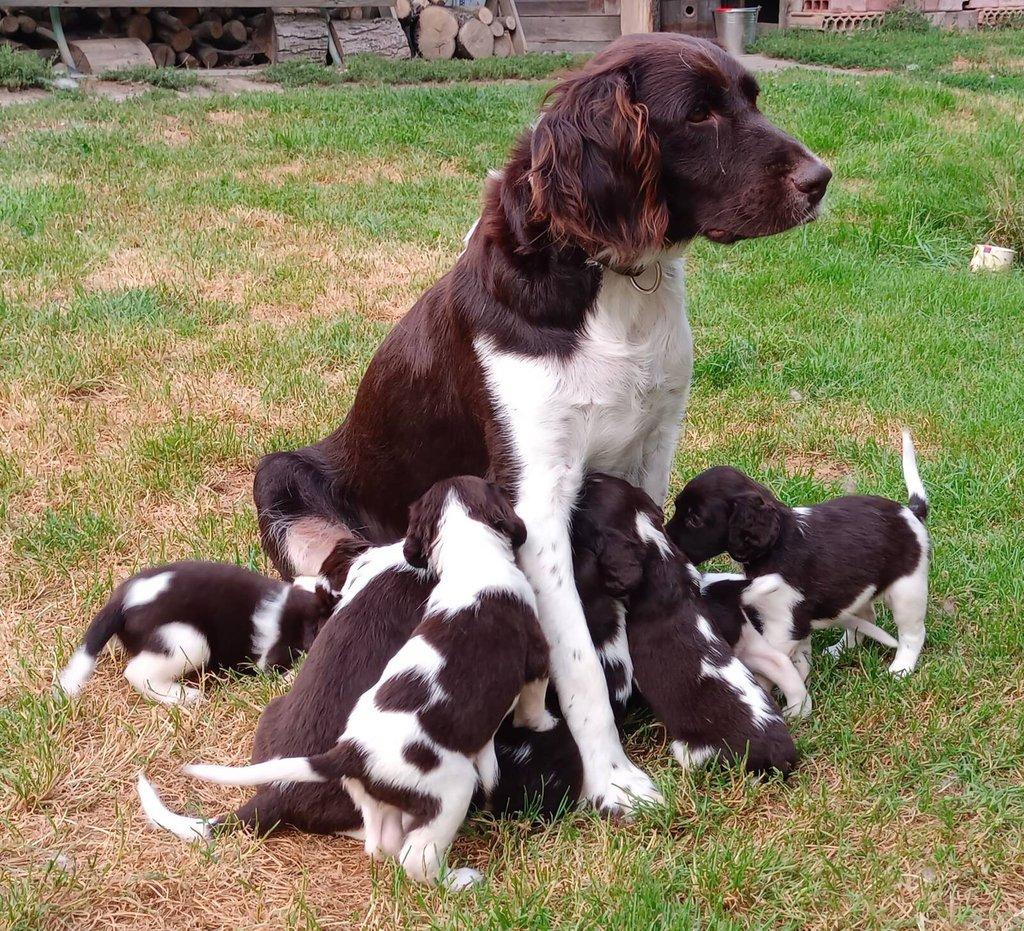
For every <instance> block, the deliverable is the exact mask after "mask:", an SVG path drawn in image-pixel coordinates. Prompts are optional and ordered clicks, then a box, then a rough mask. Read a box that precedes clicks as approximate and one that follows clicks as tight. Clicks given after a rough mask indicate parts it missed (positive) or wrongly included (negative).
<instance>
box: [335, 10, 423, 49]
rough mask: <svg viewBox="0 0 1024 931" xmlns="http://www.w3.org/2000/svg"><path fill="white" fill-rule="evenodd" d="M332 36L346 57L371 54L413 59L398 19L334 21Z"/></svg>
mask: <svg viewBox="0 0 1024 931" xmlns="http://www.w3.org/2000/svg"><path fill="white" fill-rule="evenodd" d="M331 33H332V34H333V35H334V41H335V44H336V45H337V46H338V48H339V49H341V54H342V56H343V57H346V58H347V57H348V56H349V55H358V54H359V53H360V52H368V53H370V54H372V55H381V56H383V57H384V58H412V51H411V50H410V48H409V40H408V39H407V38H406V36H405V30H403V29H402V26H401V24H400V23H399V22H398V20H397V19H364V20H362V21H360V22H352V21H351V20H347V21H346V20H342V19H332V20H331Z"/></svg>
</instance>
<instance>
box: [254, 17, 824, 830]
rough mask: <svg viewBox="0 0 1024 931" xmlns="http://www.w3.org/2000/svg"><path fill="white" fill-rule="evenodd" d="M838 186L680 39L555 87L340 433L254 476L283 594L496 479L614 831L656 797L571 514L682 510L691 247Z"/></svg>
mask: <svg viewBox="0 0 1024 931" xmlns="http://www.w3.org/2000/svg"><path fill="white" fill-rule="evenodd" d="M830 177H831V172H830V171H829V170H828V168H827V167H826V166H825V165H824V164H823V163H822V162H821V160H820V159H818V158H816V157H815V156H814V155H812V154H811V153H810V152H809V151H808V150H807V149H806V148H805V147H804V146H803V145H801V144H800V143H799V142H797V141H796V140H795V139H793V138H791V137H790V136H787V135H786V134H785V133H783V132H782V131H781V130H779V129H778V128H777V127H775V126H774V125H772V123H771V122H770V121H769V120H768V119H767V118H766V117H765V116H764V115H763V114H762V113H761V112H760V111H759V110H758V107H757V83H756V82H755V80H754V79H753V78H752V77H751V76H750V75H749V74H748V73H747V72H746V71H744V70H743V68H742V67H741V66H740V65H739V63H738V62H737V61H736V60H735V59H733V58H731V57H730V56H729V55H727V54H726V53H725V52H724V51H722V49H720V48H718V47H717V46H715V45H713V44H712V43H710V42H707V41H705V40H701V39H694V38H690V37H687V36H681V35H671V34H667V33H659V34H655V35H643V36H624V37H622V38H620V39H618V40H616V41H615V42H612V43H611V44H610V45H609V46H608V47H607V48H606V49H604V50H603V51H602V52H600V53H599V54H598V55H596V56H595V57H594V58H593V59H592V60H591V61H590V62H589V63H588V64H587V65H586V66H585V67H584V68H582V69H581V70H580V71H579V72H577V73H576V74H573V75H571V76H569V77H567V78H565V79H564V80H562V81H561V82H560V83H559V84H557V85H556V86H555V87H554V89H553V90H552V91H551V93H550V95H549V96H548V99H547V102H546V105H545V107H544V109H543V112H542V113H541V114H540V117H539V119H538V120H537V122H536V123H535V124H534V126H533V127H532V128H531V129H529V130H527V131H526V132H524V133H523V134H522V136H521V137H520V138H519V140H518V141H517V142H516V143H515V145H514V147H513V149H512V152H511V154H510V157H509V159H508V161H507V162H506V164H505V165H504V166H503V168H502V169H501V171H500V172H497V173H496V174H495V176H494V177H492V179H491V180H490V181H489V183H488V185H487V189H486V193H485V197H484V204H483V210H482V214H481V217H480V220H479V222H478V223H477V225H476V227H475V230H474V231H473V233H472V235H471V236H470V237H469V241H468V244H467V247H466V250H465V252H464V253H463V254H462V255H461V256H460V257H459V259H458V260H457V262H456V264H455V267H454V268H453V269H452V271H451V272H449V273H448V274H447V275H445V276H444V278H442V279H441V280H440V281H439V282H438V283H437V284H435V285H434V286H433V287H432V288H430V289H429V290H428V291H427V292H426V293H425V294H424V295H423V296H422V297H421V298H420V300H419V301H418V302H417V303H416V305H415V306H414V307H413V308H412V310H411V311H410V312H409V313H408V314H407V315H406V316H405V317H403V319H402V320H401V321H400V322H399V323H398V324H397V325H396V326H395V327H394V329H393V330H392V331H391V332H390V333H389V334H388V336H387V338H386V339H385V341H384V343H383V344H382V345H381V347H380V349H379V350H378V351H377V353H376V355H375V356H374V358H373V360H372V361H371V363H370V366H369V368H368V369H367V372H366V374H365V376H364V378H363V380H362V383H361V384H360V386H359V390H358V392H357V394H356V398H355V402H354V404H353V406H352V409H351V411H350V412H349V415H348V417H347V418H346V420H345V422H344V424H343V425H342V426H341V427H340V428H339V429H338V430H337V431H336V432H335V433H333V434H332V435H330V436H329V437H327V438H325V439H324V440H322V441H320V442H319V443H317V444H315V445H313V446H309V447H306V448H305V449H301V450H298V451H296V452H282V453H275V454H273V455H271V456H268V457H267V458H265V459H264V460H263V462H262V463H261V464H260V467H259V470H258V473H257V476H256V482H255V488H254V495H255V500H256V506H257V510H258V513H259V520H260V528H261V533H262V538H263V544H264V547H265V548H266V550H267V553H268V554H269V555H270V557H271V558H272V559H273V561H274V562H275V564H276V565H277V566H278V568H279V569H280V570H281V572H282V573H283V574H284V575H285V576H286V577H288V576H291V575H292V574H295V573H302V572H309V571H315V569H316V568H318V567H319V565H320V562H321V561H322V560H323V558H324V557H325V555H326V554H327V553H328V552H330V550H331V547H332V546H333V543H334V542H335V540H337V539H338V538H339V537H340V536H341V535H343V534H344V533H345V532H346V528H348V530H351V531H355V532H358V533H360V534H362V535H364V536H366V537H367V538H369V539H371V540H373V541H374V542H387V541H389V540H394V539H396V538H397V537H399V536H400V535H401V534H402V533H403V532H404V530H405V526H406V516H407V509H408V507H409V505H410V503H411V502H412V501H414V500H415V499H416V498H417V497H419V496H420V495H421V494H423V492H424V491H425V490H426V489H427V488H429V487H430V485H432V484H433V483H434V482H436V481H438V480H440V479H443V478H446V477H449V476H452V475H456V474H475V475H488V476H493V477H494V478H495V480H496V481H498V482H499V483H500V484H501V485H502V486H503V487H505V488H507V489H509V492H510V495H511V497H512V500H513V503H514V505H515V507H516V511H517V512H518V514H519V516H520V517H521V518H522V519H523V521H524V522H525V523H526V527H527V530H528V537H527V542H526V544H525V545H524V547H523V549H522V551H521V553H520V564H521V565H522V568H523V571H524V572H525V573H526V576H527V578H528V579H529V581H530V584H531V585H532V587H533V588H534V590H535V592H536V594H537V605H538V615H539V619H540V623H541V626H542V628H543V629H544V630H545V633H546V635H547V638H548V641H549V642H550V644H551V663H552V676H553V680H554V683H555V687H556V689H557V691H558V695H559V699H560V701H561V704H562V707H563V708H564V709H565V715H566V720H567V723H568V725H569V727H570V730H571V731H572V733H573V735H574V737H575V738H576V741H577V743H578V744H579V747H580V749H581V752H582V757H583V768H584V794H585V795H586V797H588V798H590V799H591V800H593V801H597V800H601V802H602V804H603V805H604V806H605V807H607V808H609V809H611V810H618V811H625V810H628V809H629V808H630V807H631V805H632V804H633V801H634V800H635V799H637V798H640V799H647V800H653V799H657V798H658V797H659V796H658V794H657V791H656V790H655V788H654V785H653V783H651V781H650V780H649V779H648V778H647V776H646V775H645V774H644V773H643V772H641V771H640V770H638V769H637V768H636V767H634V766H633V765H632V764H631V763H630V762H629V760H628V759H627V758H626V756H625V754H624V753H623V751H622V747H621V744H620V741H619V737H618V734H617V732H616V727H615V720H614V715H613V714H612V710H611V708H610V706H609V701H608V697H607V690H606V689H605V685H604V682H603V677H602V675H601V664H600V661H599V659H598V657H597V655H596V651H595V649H594V645H593V643H592V642H591V640H590V637H589V634H588V631H587V625H586V619H585V616H584V613H583V608H582V605H581V603H580V599H579V596H578V594H577V592H576V589H575V587H574V586H573V584H572V549H571V546H570V540H569V532H570V522H571V512H572V508H573V505H574V502H575V501H576V498H577V495H578V493H579V490H580V487H581V485H582V482H583V478H584V476H585V474H586V473H587V472H588V471H590V470H594V469H599V470H602V471H605V472H610V473H613V474H615V475H618V476H621V477H623V478H626V479H628V480H629V481H631V482H633V483H635V484H637V485H640V486H642V487H643V488H644V490H645V491H647V492H648V493H649V494H650V495H651V496H652V497H653V498H654V499H655V500H659V501H661V500H664V498H665V495H666V494H667V491H668V476H669V468H670V464H671V461H672V456H673V452H674V450H675V446H676V441H677V439H678V436H679V430H680V426H681V422H682V419H683V413H684V410H685V406H686V399H687V394H688V389H689V382H690V374H691V368H692V342H691V336H690V330H689V326H688V324H687V321H686V312H685V283H684V270H683V264H682V259H681V253H682V251H683V250H684V248H685V246H686V244H687V243H688V242H689V241H690V240H692V239H693V238H695V237H697V236H705V237H707V238H709V239H712V240H713V241H715V242H720V243H728V242H733V241H735V240H737V239H742V238H745V237H752V236H766V235H771V234H773V233H778V232H781V231H783V230H786V229H790V228H792V227H794V226H797V225H798V224H800V223H804V222H806V221H809V220H812V219H813V218H814V217H815V216H816V215H817V213H818V210H819V207H820V204H821V201H822V198H823V196H824V193H825V189H826V186H827V185H828V182H829V179H830ZM309 567H313V569H312V570H311V569H310V568H309Z"/></svg>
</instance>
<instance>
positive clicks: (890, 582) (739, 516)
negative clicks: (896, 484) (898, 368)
mask: <svg viewBox="0 0 1024 931" xmlns="http://www.w3.org/2000/svg"><path fill="white" fill-rule="evenodd" d="M903 477H904V481H905V482H906V486H907V493H908V496H909V499H908V504H900V503H899V502H896V501H890V500H889V499H888V498H879V497H875V496H869V495H847V496H844V497H841V498H835V499H833V500H831V501H825V502H823V503H822V504H816V505H814V506H813V507H798V508H790V507H787V506H786V505H784V504H783V503H782V502H781V501H779V500H778V498H776V497H775V495H773V494H772V493H771V491H769V490H768V489H767V488H765V487H764V486H763V485H761V484H759V483H758V482H755V481H754V480H753V479H752V478H750V477H749V476H747V475H745V474H744V473H743V472H740V471H739V470H738V469H734V468H731V467H730V466H716V467H715V468H713V469H708V470H707V471H706V472H702V473H701V474H700V475H698V476H697V477H696V478H694V479H691V480H690V481H689V482H688V483H687V484H686V487H684V488H683V490H682V492H681V493H680V494H679V496H678V497H677V498H676V504H675V514H674V515H673V516H672V519H671V520H670V521H669V523H668V533H669V536H670V537H672V539H673V541H674V542H675V543H676V545H677V546H679V547H680V549H682V550H683V551H685V552H686V553H687V554H689V556H690V558H691V559H693V560H694V561H695V562H697V563H700V562H703V561H704V560H706V559H710V558H711V557H712V556H717V555H719V554H720V553H724V552H727V553H728V554H729V555H730V556H731V557H732V558H733V559H735V560H736V561H737V562H738V563H740V564H741V565H742V566H743V571H744V574H745V575H746V576H747V577H748V578H749V579H750V580H751V581H750V583H749V584H748V586H747V588H746V591H745V593H744V596H743V597H744V601H745V603H746V604H748V605H750V606H752V607H754V608H755V609H756V610H757V611H758V613H759V615H760V618H761V622H762V624H763V628H764V635H765V637H766V638H767V639H768V642H769V643H770V644H771V645H772V646H774V647H775V648H777V649H779V650H781V651H782V652H783V653H785V654H786V655H787V656H789V657H791V658H792V659H793V660H794V662H795V663H796V665H797V668H798V669H799V670H800V673H801V675H802V676H803V677H804V678H805V679H806V677H807V672H808V671H809V669H810V635H811V629H812V628H814V627H825V626H833V625H838V626H843V627H846V628H847V633H846V634H844V642H846V641H849V640H850V639H851V635H852V636H856V630H857V628H858V627H861V628H865V627H868V626H869V627H871V628H873V629H874V630H878V628H875V627H874V625H873V624H872V623H871V622H872V621H873V619H874V607H873V605H874V602H876V601H879V600H881V601H884V602H885V603H886V604H887V605H888V606H889V608H890V610H891V611H892V615H893V620H894V621H895V623H896V627H897V629H898V637H899V646H898V649H897V651H896V658H895V659H894V660H893V663H892V665H891V666H890V667H889V670H890V671H891V672H893V673H895V674H898V675H899V674H905V673H908V672H910V671H911V670H912V669H913V668H914V666H915V665H916V664H917V659H918V656H919V655H920V653H921V647H922V646H923V644H924V638H925V626H924V618H925V611H926V609H927V604H928V553H929V541H928V531H927V530H926V529H925V525H924V521H925V519H926V517H927V515H928V498H927V495H926V494H925V490H924V485H923V484H922V483H921V477H920V475H919V474H918V469H917V458H916V456H915V454H914V444H913V442H912V440H911V438H910V434H909V433H908V432H907V431H906V430H904V431H903ZM858 620H859V621H860V622H861V623H859V624H858V623H857V621H858ZM869 633H870V631H869Z"/></svg>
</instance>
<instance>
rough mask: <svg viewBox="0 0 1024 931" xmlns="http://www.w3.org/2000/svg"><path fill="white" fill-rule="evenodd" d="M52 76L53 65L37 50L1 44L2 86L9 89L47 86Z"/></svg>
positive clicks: (0, 75)
mask: <svg viewBox="0 0 1024 931" xmlns="http://www.w3.org/2000/svg"><path fill="white" fill-rule="evenodd" d="M52 78H53V65H51V64H50V62H48V61H46V60H45V59H43V58H40V57H39V56H38V55H37V54H36V53H35V52H21V51H18V50H17V49H12V48H11V47H10V46H9V45H2V44H0V87H3V88H6V89H7V90H9V91H19V90H24V89H26V88H29V87H46V86H47V85H48V84H49V82H50V80H51V79H52Z"/></svg>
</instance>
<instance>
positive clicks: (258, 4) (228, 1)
mask: <svg viewBox="0 0 1024 931" xmlns="http://www.w3.org/2000/svg"><path fill="white" fill-rule="evenodd" d="M17 5H18V8H19V9H20V8H21V7H49V6H56V7H88V8H90V9H97V8H100V9H104V8H107V9H109V8H110V7H115V6H116V7H135V6H138V5H139V0H52V2H50V0H45V2H43V0H28V2H27V3H21V2H19V3H18V4H17ZM379 5H381V4H375V6H379ZM387 5H388V6H391V5H392V4H391V3H388V4H387ZM363 6H366V4H365V3H362V2H360V0H302V7H303V9H305V8H307V7H309V8H315V9H324V10H328V9H329V10H335V9H345V8H349V9H351V8H352V7H363ZM174 7H175V8H183V7H191V8H195V7H202V8H204V9H205V8H210V9H215V8H217V7H231V8H232V9H236V10H240V9H248V10H252V9H260V10H265V9H278V8H277V7H268V6H267V2H266V0H220V2H218V0H174ZM287 9H294V7H287Z"/></svg>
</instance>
